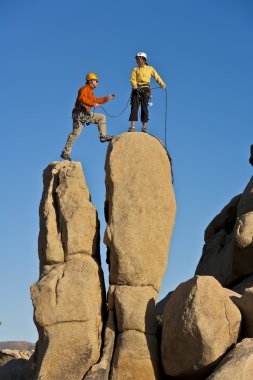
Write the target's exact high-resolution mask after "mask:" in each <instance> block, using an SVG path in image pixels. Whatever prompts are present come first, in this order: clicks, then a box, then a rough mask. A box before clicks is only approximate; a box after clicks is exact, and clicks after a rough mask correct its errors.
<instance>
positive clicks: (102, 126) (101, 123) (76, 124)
mask: <svg viewBox="0 0 253 380" xmlns="http://www.w3.org/2000/svg"><path fill="white" fill-rule="evenodd" d="M89 123H91V124H97V126H98V130H99V135H100V136H105V135H106V118H105V115H103V114H101V113H95V112H92V113H91V117H90V120H89ZM83 127H84V123H83V122H82V121H81V120H80V119H78V118H77V119H75V118H73V131H72V132H71V133H70V134H69V137H68V139H67V142H66V145H65V148H64V152H65V153H67V154H70V152H71V150H72V145H73V144H74V141H75V140H76V139H77V137H78V136H79V135H80V133H81V132H82V130H83Z"/></svg>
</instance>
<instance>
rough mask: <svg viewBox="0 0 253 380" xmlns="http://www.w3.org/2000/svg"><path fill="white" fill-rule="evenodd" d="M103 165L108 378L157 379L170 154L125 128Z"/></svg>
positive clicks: (170, 205)
mask: <svg viewBox="0 0 253 380" xmlns="http://www.w3.org/2000/svg"><path fill="white" fill-rule="evenodd" d="M105 170H106V207H105V211H106V219H107V228H106V232H105V237H104V242H105V244H106V245H107V247H108V261H109V268H110V289H109V309H111V311H113V312H114V315H115V326H116V330H117V334H116V335H115V344H114V345H115V348H114V354H113V358H112V364H111V373H110V379H112V380H121V379H123V378H124V379H138V380H142V379H143V380H144V379H145V380H146V379H149V380H152V379H159V378H160V354H159V344H158V340H157V336H156V331H157V321H156V316H155V303H156V300H157V294H158V291H159V289H160V287H161V282H162V278H163V275H164V272H165V269H166V264H167V257H168V250H169V245H170V238H171V234H172V230H173V226H174V219H175V211H176V204H175V196H174V190H173V185H172V177H171V164H170V160H169V157H168V155H167V153H166V150H165V149H164V147H163V146H162V144H161V143H160V141H159V140H158V139H156V138H154V137H152V136H149V135H147V134H144V133H125V134H122V135H120V136H117V137H116V138H114V139H113V141H112V143H111V144H110V146H109V149H108V153H107V159H106V165H105Z"/></svg>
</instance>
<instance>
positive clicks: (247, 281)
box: [232, 274, 253, 295]
mask: <svg viewBox="0 0 253 380" xmlns="http://www.w3.org/2000/svg"><path fill="white" fill-rule="evenodd" d="M252 287H253V274H252V275H250V276H247V277H245V278H244V279H243V280H242V281H240V282H239V283H237V284H236V285H234V286H233V287H232V290H234V291H235V292H236V293H239V294H241V295H242V294H243V293H244V291H245V289H247V288H252Z"/></svg>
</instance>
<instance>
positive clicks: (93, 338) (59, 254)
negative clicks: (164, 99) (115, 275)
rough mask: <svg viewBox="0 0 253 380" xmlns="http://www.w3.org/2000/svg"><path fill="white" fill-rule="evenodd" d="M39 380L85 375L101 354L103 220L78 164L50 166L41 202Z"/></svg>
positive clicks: (36, 294) (36, 296) (36, 299)
mask: <svg viewBox="0 0 253 380" xmlns="http://www.w3.org/2000/svg"><path fill="white" fill-rule="evenodd" d="M39 258H40V279H39V281H38V282H36V283H35V284H34V285H33V286H32V287H31V296H32V302H33V305H34V321H35V324H36V326H37V329H38V333H39V341H38V343H37V347H36V358H37V360H36V376H35V377H36V379H40V380H48V379H50V380H59V379H62V380H64V379H66V380H71V379H73V380H78V379H80V380H81V379H83V377H84V375H85V374H86V373H87V371H88V370H89V368H90V367H91V366H92V365H94V364H95V363H96V362H97V361H98V359H99V357H100V349H101V342H102V327H103V299H104V281H103V274H102V271H101V268H100V256H99V221H98V218H97V212H96V209H95V207H94V206H93V205H92V203H91V201H90V194H89V190H88V188H87V185H86V182H85V178H84V175H83V172H82V168H81V164H80V163H78V162H68V161H63V162H61V163H59V162H55V163H52V164H50V165H49V166H48V167H47V168H46V169H45V171H44V190H43V194H42V199H41V204H40V233H39Z"/></svg>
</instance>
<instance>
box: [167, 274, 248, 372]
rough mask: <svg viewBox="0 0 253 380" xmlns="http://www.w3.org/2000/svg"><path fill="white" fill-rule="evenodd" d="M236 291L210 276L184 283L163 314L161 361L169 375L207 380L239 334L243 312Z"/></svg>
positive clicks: (171, 298)
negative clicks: (236, 299)
mask: <svg viewBox="0 0 253 380" xmlns="http://www.w3.org/2000/svg"><path fill="white" fill-rule="evenodd" d="M237 296H239V295H237V294H236V293H235V292H233V291H230V290H228V289H224V288H223V287H222V286H221V285H220V284H219V282H218V281H217V280H216V279H215V278H214V277H211V276H196V277H194V278H192V279H190V280H188V281H186V282H183V283H181V284H180V285H179V286H178V287H177V288H176V290H175V291H174V293H173V294H172V295H171V297H170V298H169V300H168V302H167V304H166V306H165V310H164V316H163V329H162V347H161V353H162V362H163V368H164V370H165V372H166V374H167V375H169V376H175V377H177V376H179V377H183V378H185V379H195V378H196V379H206V376H207V375H208V374H210V372H211V371H212V369H213V368H215V366H216V365H217V364H218V363H219V361H220V360H221V359H222V357H223V355H224V354H225V353H226V351H227V350H228V349H231V347H232V346H233V345H234V344H235V343H236V342H237V340H238V337H239V334H240V326H241V314H240V311H239V309H238V308H237V307H236V306H235V304H234V303H233V301H232V299H231V298H232V297H237Z"/></svg>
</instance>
